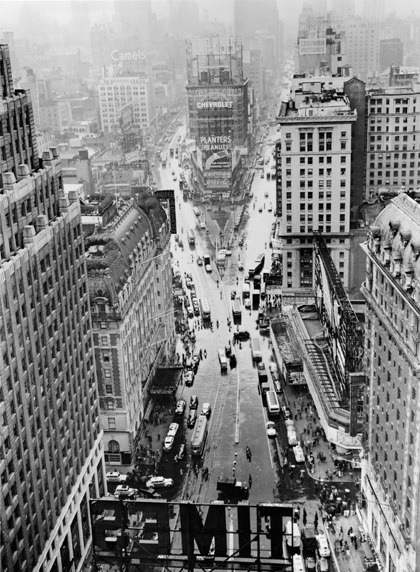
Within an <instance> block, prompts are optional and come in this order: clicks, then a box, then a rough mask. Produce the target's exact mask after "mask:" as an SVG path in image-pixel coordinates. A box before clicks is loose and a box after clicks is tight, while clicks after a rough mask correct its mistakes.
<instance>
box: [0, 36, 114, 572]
mask: <svg viewBox="0 0 420 572" xmlns="http://www.w3.org/2000/svg"><path fill="white" fill-rule="evenodd" d="M0 89H1V100H0V110H1V114H0V134H1V137H0V191H1V201H0V332H1V334H0V343H1V352H0V368H1V376H0V424H1V425H0V479H1V487H0V569H1V570H4V571H10V572H12V571H16V570H19V571H22V572H25V571H28V572H30V571H31V572H32V571H35V572H38V571H41V570H43V571H47V570H48V571H50V570H51V571H56V570H70V569H71V568H72V569H74V570H77V571H79V570H81V568H82V562H83V560H84V558H85V556H86V555H87V553H88V551H89V548H90V544H91V537H90V528H89V516H88V501H89V498H90V497H91V496H93V497H98V496H102V495H103V494H104V492H105V485H104V478H103V468H102V467H103V458H102V450H101V430H100V426H99V415H98V395H97V386H96V377H95V367H94V355H93V340H92V333H91V324H90V314H89V298H88V291H87V274H86V264H85V257H84V246H83V236H82V231H81V218H80V207H79V202H78V200H77V197H70V199H67V198H65V197H64V195H63V188H62V175H61V168H60V159H59V156H58V153H57V152H56V150H55V149H51V150H49V151H46V152H44V153H43V156H42V159H39V158H38V154H37V148H36V140H35V127H34V121H33V113H32V104H31V101H30V97H29V94H28V92H22V91H19V92H15V91H14V88H13V82H12V76H11V69H10V60H9V54H8V48H7V46H5V45H0Z"/></svg>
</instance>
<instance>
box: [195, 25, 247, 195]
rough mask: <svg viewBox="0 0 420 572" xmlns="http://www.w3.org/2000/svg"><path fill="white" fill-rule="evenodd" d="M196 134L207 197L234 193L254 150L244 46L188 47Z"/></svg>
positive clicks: (214, 40) (219, 42)
mask: <svg viewBox="0 0 420 572" xmlns="http://www.w3.org/2000/svg"><path fill="white" fill-rule="evenodd" d="M187 98H188V118H189V127H190V134H191V137H193V138H194V139H195V141H196V145H197V153H196V155H195V154H194V157H193V165H194V170H195V172H196V176H197V178H198V180H199V181H200V184H201V188H202V189H203V190H204V192H209V193H215V192H222V193H223V192H224V193H229V189H232V188H233V186H234V184H235V178H236V174H237V173H238V170H239V167H240V164H241V149H244V148H245V147H246V146H247V144H248V102H249V100H248V79H245V78H244V74H243V57H242V44H241V43H240V41H239V40H237V39H236V38H231V37H226V38H223V37H218V36H216V37H210V38H200V39H196V40H191V41H188V42H187Z"/></svg>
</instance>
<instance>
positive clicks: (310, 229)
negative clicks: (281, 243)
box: [286, 224, 347, 234]
mask: <svg viewBox="0 0 420 572" xmlns="http://www.w3.org/2000/svg"><path fill="white" fill-rule="evenodd" d="M314 230H319V232H326V233H330V232H331V226H330V225H326V226H325V227H324V225H322V224H319V225H318V227H316V226H315V228H313V227H312V226H308V227H305V226H301V227H300V231H299V232H313V231H314ZM294 232H295V231H294V230H293V228H292V227H291V226H287V227H286V234H294ZM334 232H337V231H334ZM339 232H347V231H346V227H345V225H341V226H340V229H339Z"/></svg>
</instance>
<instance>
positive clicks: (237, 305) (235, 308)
mask: <svg viewBox="0 0 420 572" xmlns="http://www.w3.org/2000/svg"><path fill="white" fill-rule="evenodd" d="M232 314H233V317H234V318H240V317H241V316H242V309H241V301H240V299H239V298H235V299H234V301H233V304H232Z"/></svg>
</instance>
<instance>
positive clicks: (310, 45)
mask: <svg viewBox="0 0 420 572" xmlns="http://www.w3.org/2000/svg"><path fill="white" fill-rule="evenodd" d="M326 53H327V43H326V39H325V38H301V39H300V40H299V55H300V56H310V55H320V54H326Z"/></svg>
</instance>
